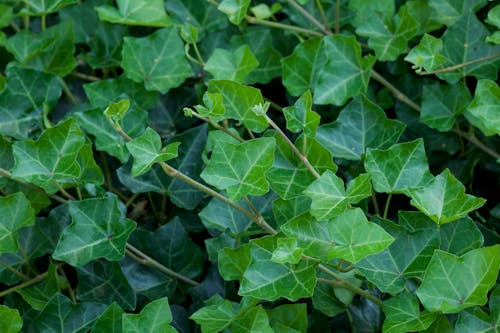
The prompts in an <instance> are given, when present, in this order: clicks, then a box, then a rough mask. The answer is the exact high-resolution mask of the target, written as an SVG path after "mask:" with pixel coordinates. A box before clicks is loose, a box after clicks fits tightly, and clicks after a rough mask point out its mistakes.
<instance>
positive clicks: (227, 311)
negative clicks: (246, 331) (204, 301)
mask: <svg viewBox="0 0 500 333" xmlns="http://www.w3.org/2000/svg"><path fill="white" fill-rule="evenodd" d="M212 299H213V298H212ZM212 299H211V300H212ZM237 313H238V312H237V308H236V304H234V303H232V302H230V301H228V300H226V299H220V300H219V301H217V302H214V304H210V305H206V306H204V307H202V308H201V309H198V310H197V311H196V312H195V313H193V314H192V315H191V316H190V317H189V318H190V319H191V320H194V321H195V322H196V323H197V324H198V325H200V326H201V331H202V332H203V333H211V332H213V333H216V332H221V331H222V330H224V329H225V328H227V327H229V326H230V325H231V323H232V321H233V320H234V317H235V316H236V315H237Z"/></svg>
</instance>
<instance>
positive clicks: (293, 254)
mask: <svg viewBox="0 0 500 333" xmlns="http://www.w3.org/2000/svg"><path fill="white" fill-rule="evenodd" d="M303 252H304V250H303V249H301V248H300V247H299V246H298V242H297V239H296V238H278V245H277V247H276V249H275V250H274V252H273V256H272V257H271V260H272V261H274V262H277V263H278V264H298V263H299V261H300V259H301V256H302V253H303Z"/></svg>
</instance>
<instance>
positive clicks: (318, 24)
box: [288, 0, 332, 35]
mask: <svg viewBox="0 0 500 333" xmlns="http://www.w3.org/2000/svg"><path fill="white" fill-rule="evenodd" d="M288 3H289V4H290V6H292V7H293V8H294V9H295V10H296V11H298V12H299V13H300V14H301V15H302V16H304V17H305V18H307V19H308V20H309V22H311V23H312V24H313V25H314V26H315V27H317V28H318V29H319V30H321V31H322V32H323V33H324V34H326V35H330V34H331V33H332V32H331V31H330V30H329V29H327V28H325V26H324V25H323V24H321V22H319V21H318V20H316V18H314V16H312V15H311V14H309V12H308V11H307V10H305V9H304V8H303V7H302V6H301V5H299V4H298V3H297V1H295V0H288Z"/></svg>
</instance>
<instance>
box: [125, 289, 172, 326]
mask: <svg viewBox="0 0 500 333" xmlns="http://www.w3.org/2000/svg"><path fill="white" fill-rule="evenodd" d="M171 321H172V312H171V311H170V306H169V304H168V298H166V297H164V298H159V299H157V300H154V301H152V302H151V303H148V305H146V306H145V307H144V309H142V311H141V313H138V314H128V313H125V314H123V316H122V332H123V333H142V332H165V333H173V332H177V330H175V329H174V328H173V327H172V326H170V325H169V324H170V322H171Z"/></svg>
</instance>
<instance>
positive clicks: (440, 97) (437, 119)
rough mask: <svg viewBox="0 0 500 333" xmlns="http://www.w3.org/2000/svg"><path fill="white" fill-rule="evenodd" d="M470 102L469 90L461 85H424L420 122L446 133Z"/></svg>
mask: <svg viewBox="0 0 500 333" xmlns="http://www.w3.org/2000/svg"><path fill="white" fill-rule="evenodd" d="M470 100H471V97H470V93H469V90H468V89H467V87H466V86H465V85H464V84H461V83H458V84H454V85H442V84H431V85H424V87H423V91H422V111H421V112H420V121H421V122H423V123H424V124H426V125H427V126H429V127H432V128H435V129H437V130H438V131H441V132H447V131H449V130H450V129H451V128H452V127H453V125H454V124H455V121H456V118H457V117H458V115H460V114H461V113H462V112H464V111H465V108H466V106H467V105H468V104H469V103H470ZM499 128H500V126H499Z"/></svg>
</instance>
